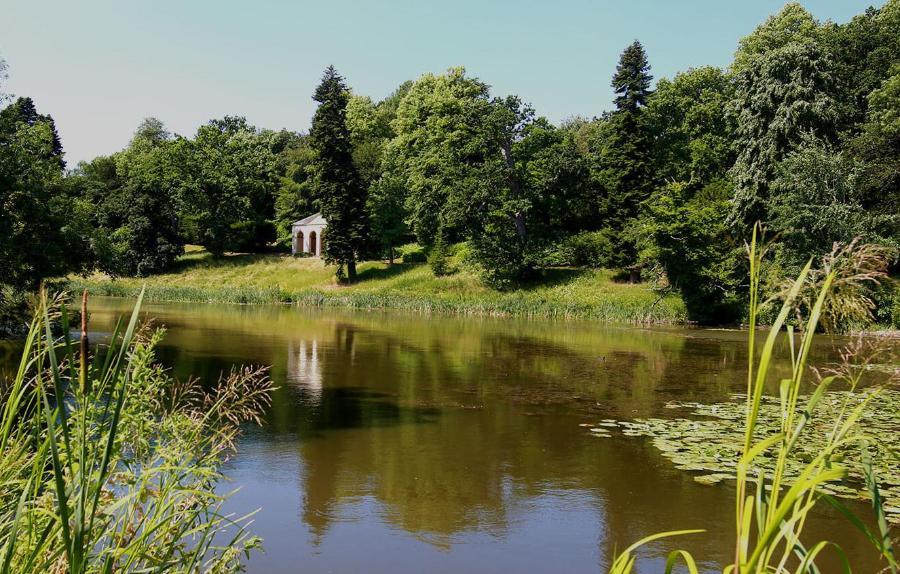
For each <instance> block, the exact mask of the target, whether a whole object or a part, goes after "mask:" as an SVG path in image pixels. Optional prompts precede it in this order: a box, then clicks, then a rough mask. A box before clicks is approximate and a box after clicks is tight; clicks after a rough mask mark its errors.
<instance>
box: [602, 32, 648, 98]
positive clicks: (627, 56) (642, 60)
mask: <svg viewBox="0 0 900 574" xmlns="http://www.w3.org/2000/svg"><path fill="white" fill-rule="evenodd" d="M649 71H650V64H649V63H648V62H647V52H645V51H644V46H642V45H641V43H640V42H638V41H637V40H635V41H634V42H632V43H631V45H630V46H628V47H627V48H625V51H624V52H622V55H621V56H620V57H619V64H618V65H617V66H616V73H615V75H614V76H613V79H612V87H613V89H614V90H615V92H616V94H618V96H616V99H615V104H616V109H617V110H618V111H620V112H622V111H624V112H630V113H634V112H637V111H638V109H640V108H642V107H644V105H645V104H646V103H647V98H648V97H649V96H650V93H651V92H650V82H651V80H653V76H651V75H650V73H649Z"/></svg>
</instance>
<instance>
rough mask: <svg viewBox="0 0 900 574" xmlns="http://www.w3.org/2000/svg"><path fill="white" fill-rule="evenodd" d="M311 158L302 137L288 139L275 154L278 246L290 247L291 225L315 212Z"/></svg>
mask: <svg viewBox="0 0 900 574" xmlns="http://www.w3.org/2000/svg"><path fill="white" fill-rule="evenodd" d="M315 157H316V152H315V151H313V149H312V148H311V147H310V145H309V138H308V137H306V136H296V137H294V138H292V141H290V142H289V143H288V145H287V146H286V147H285V148H284V149H283V150H282V151H281V152H280V153H279V156H278V161H279V163H280V164H281V165H280V169H279V173H280V174H281V175H280V176H279V178H278V190H277V191H276V196H275V222H276V227H277V238H278V243H279V244H281V245H284V246H287V247H289V246H290V245H291V223H293V222H295V221H297V220H299V219H302V218H304V217H307V216H309V215H312V214H314V213H316V212H318V211H319V201H318V198H317V197H316V195H315V192H316V190H315V186H314V185H313V175H314V174H313V167H314V162H315Z"/></svg>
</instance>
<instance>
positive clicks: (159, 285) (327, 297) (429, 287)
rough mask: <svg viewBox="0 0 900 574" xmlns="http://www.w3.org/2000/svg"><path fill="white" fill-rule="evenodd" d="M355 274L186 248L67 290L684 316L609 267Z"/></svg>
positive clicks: (675, 302)
mask: <svg viewBox="0 0 900 574" xmlns="http://www.w3.org/2000/svg"><path fill="white" fill-rule="evenodd" d="M358 273H359V281H358V282H357V283H355V284H353V285H349V286H343V285H337V284H336V283H335V281H334V268H332V267H328V266H326V265H325V264H324V263H323V262H322V261H321V260H320V259H313V258H296V257H291V256H288V255H231V256H227V257H223V258H220V259H214V258H212V257H211V256H210V255H209V254H207V253H205V252H202V251H196V250H193V251H190V252H188V253H187V254H186V255H185V256H184V257H183V259H182V260H181V261H180V262H179V265H178V268H177V269H176V270H175V271H173V272H171V273H165V274H161V275H154V276H152V277H148V278H143V279H138V278H122V279H115V280H113V279H111V278H109V277H106V276H105V275H102V274H95V275H92V276H90V277H88V278H73V279H72V280H71V281H70V283H69V288H70V289H72V290H80V289H83V288H84V289H88V290H89V291H90V292H91V293H92V294H98V295H112V296H121V297H131V296H134V295H136V294H137V292H139V291H140V289H141V287H142V285H144V284H145V283H146V286H147V291H146V297H147V299H148V300H153V301H189V302H223V303H296V304H300V305H313V306H340V307H350V308H361V309H371V308H396V309H405V310H411V311H418V312H444V313H456V314H470V315H496V316H529V317H562V318H591V319H600V320H605V321H615V322H630V323H634V322H652V323H679V322H683V321H685V320H686V312H685V309H684V305H683V303H682V301H681V299H680V298H679V297H678V296H677V295H673V294H669V295H666V296H664V297H660V296H659V295H658V294H657V293H656V292H654V291H653V290H652V289H650V287H649V286H647V285H644V284H638V285H632V284H628V283H621V282H616V281H614V278H613V275H614V274H613V272H612V271H609V270H591V269H553V270H548V271H547V272H546V273H545V274H544V276H543V277H539V278H537V279H535V280H534V281H532V282H530V283H529V284H527V285H525V286H522V287H519V288H517V289H514V290H509V291H496V290H493V289H491V288H489V287H487V286H485V285H484V284H483V283H482V281H481V280H480V279H479V278H478V277H477V275H476V274H474V273H473V272H471V271H469V270H465V269H463V270H460V271H458V272H457V273H454V274H452V275H448V276H443V277H436V276H435V275H434V274H433V273H432V272H431V269H430V268H429V267H428V266H427V265H426V264H421V263H415V264H411V263H396V264H394V265H389V264H387V263H383V262H371V261H369V262H364V263H361V264H360V265H359V267H358Z"/></svg>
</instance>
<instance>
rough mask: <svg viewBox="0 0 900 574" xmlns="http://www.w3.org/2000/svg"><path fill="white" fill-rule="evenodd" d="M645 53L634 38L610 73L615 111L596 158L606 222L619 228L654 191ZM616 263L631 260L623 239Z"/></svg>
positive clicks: (647, 65)
mask: <svg viewBox="0 0 900 574" xmlns="http://www.w3.org/2000/svg"><path fill="white" fill-rule="evenodd" d="M649 70H650V65H649V64H648V63H647V54H646V52H644V47H643V46H641V43H640V42H638V41H637V40H635V41H634V43H632V44H631V45H630V46H628V47H627V48H625V51H624V52H622V56H621V58H620V59H619V65H618V66H617V67H616V73H615V75H614V76H613V80H612V87H613V89H614V90H615V92H616V94H618V95H617V96H616V99H615V104H616V111H615V112H614V113H613V114H612V115H611V116H610V117H609V120H608V121H609V122H610V128H611V129H610V132H609V136H608V137H609V140H608V141H607V142H606V145H604V146H603V147H604V151H603V152H602V154H601V157H600V158H599V164H600V168H601V181H602V182H603V184H604V186H605V188H606V198H605V201H604V202H603V205H602V214H603V217H604V218H605V221H604V224H605V225H608V226H609V227H611V228H612V229H614V230H616V231H622V230H623V229H624V228H625V226H626V224H627V222H628V220H630V219H632V218H633V217H635V216H636V215H637V212H638V206H639V205H640V203H641V201H643V200H645V199H647V198H648V197H649V196H650V193H651V192H652V191H653V185H654V178H653V153H652V152H653V149H652V148H653V145H652V138H651V137H650V134H649V130H648V127H647V125H646V122H645V121H644V117H643V115H644V114H643V112H644V105H645V104H646V102H647V98H648V97H649V96H650V94H651V91H650V82H651V80H652V79H653V76H651V75H650V73H649ZM617 247H618V251H619V255H620V257H619V258H618V259H619V260H618V261H616V263H618V264H620V265H623V266H624V265H628V264H631V263H632V262H633V260H634V256H635V252H634V248H633V247H632V246H630V245H627V244H625V243H624V240H623V241H620V244H619V245H618V246H617Z"/></svg>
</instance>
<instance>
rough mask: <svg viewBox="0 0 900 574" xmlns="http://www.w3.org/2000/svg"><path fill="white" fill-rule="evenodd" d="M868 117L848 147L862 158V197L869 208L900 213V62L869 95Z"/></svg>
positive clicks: (862, 200)
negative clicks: (891, 73)
mask: <svg viewBox="0 0 900 574" xmlns="http://www.w3.org/2000/svg"><path fill="white" fill-rule="evenodd" d="M867 108H868V114H867V121H866V123H864V124H863V125H862V127H861V130H860V134H859V135H858V136H856V137H855V138H853V139H851V140H850V142H849V144H848V146H847V148H848V150H849V152H850V153H851V154H853V156H854V157H856V158H857V159H858V160H859V162H860V167H859V170H860V173H859V177H858V178H857V182H856V185H857V193H858V197H859V201H860V202H861V203H862V205H863V207H865V208H866V209H869V210H872V211H875V212H879V213H884V214H895V215H896V214H898V213H900V64H898V65H897V66H896V67H895V68H894V74H893V75H892V76H890V77H888V78H887V79H885V80H884V82H883V83H882V84H881V86H879V88H878V89H876V90H874V91H873V92H872V93H871V94H870V95H869V98H868V106H867Z"/></svg>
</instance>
